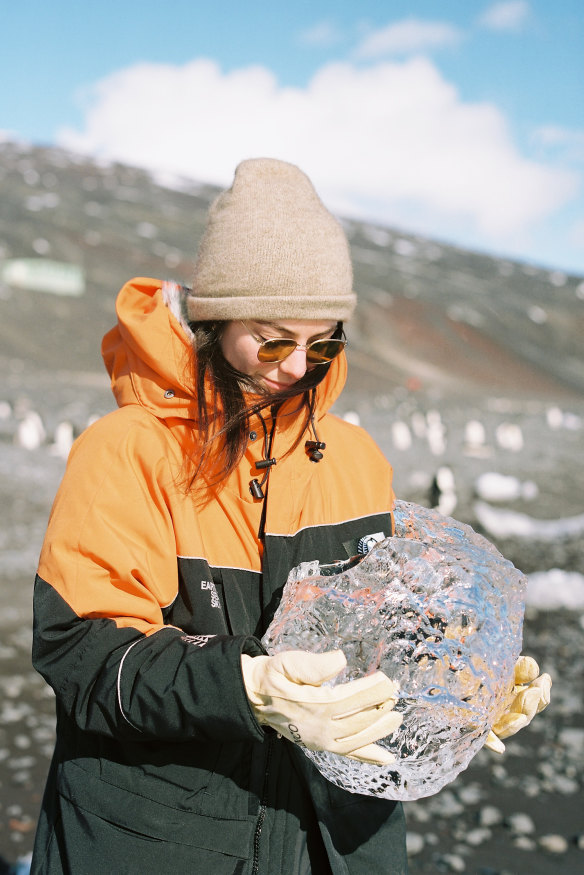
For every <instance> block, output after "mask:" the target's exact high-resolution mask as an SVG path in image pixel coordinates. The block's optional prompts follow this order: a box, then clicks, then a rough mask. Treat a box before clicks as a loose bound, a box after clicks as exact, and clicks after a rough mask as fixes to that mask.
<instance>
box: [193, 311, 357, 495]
mask: <svg viewBox="0 0 584 875" xmlns="http://www.w3.org/2000/svg"><path fill="white" fill-rule="evenodd" d="M227 324H228V323H227V322H226V321H223V320H221V321H219V320H213V321H206V322H190V323H189V327H190V329H191V331H192V332H193V336H194V348H195V391H196V398H197V413H198V439H199V442H200V443H199V447H198V451H197V459H196V467H195V473H194V474H193V476H192V478H191V480H190V486H191V488H192V487H195V488H196V479H197V475H198V474H199V473H201V472H202V471H204V472H205V475H206V477H207V479H208V480H209V479H210V482H211V483H212V484H214V485H217V484H219V483H221V482H222V481H223V480H225V479H226V478H227V477H228V476H229V474H230V473H231V471H233V469H234V468H235V467H236V465H237V464H238V462H239V461H240V459H241V458H242V457H243V455H244V453H245V450H246V448H247V444H248V440H249V421H250V417H252V416H253V415H255V414H259V415H260V416H261V412H262V411H263V410H266V409H267V408H270V409H271V411H272V412H275V411H277V410H278V409H279V408H280V407H281V406H282V404H283V403H284V402H285V401H287V400H289V399H290V398H298V405H297V406H296V407H294V408H293V409H292V410H291V411H290V415H296V414H299V413H301V412H302V411H304V424H303V427H302V429H301V431H300V433H299V436H298V438H297V440H296V441H295V443H294V445H293V446H292V447H291V448H290V450H289V451H288V452H291V450H293V449H294V448H295V447H296V446H298V444H299V442H300V440H301V439H302V436H303V434H304V433H305V432H306V430H307V429H308V427H309V426H310V423H311V420H312V418H313V416H314V412H315V407H316V387H317V386H318V384H319V383H320V382H321V381H322V380H323V379H324V377H325V376H326V374H327V373H328V370H329V368H330V363H329V364H325V365H319V366H318V367H315V368H312V369H311V370H309V371H307V372H306V373H305V374H304V376H303V377H302V378H301V379H300V380H298V381H297V382H296V383H294V385H293V386H291V387H290V388H289V389H285V390H283V391H281V392H267V391H266V389H265V387H264V386H262V385H261V383H259V382H258V381H257V380H254V379H253V378H252V377H250V376H248V375H247V374H244V373H242V372H241V371H238V370H237V369H236V368H234V367H233V366H232V365H231V364H230V363H229V362H228V361H227V359H226V358H225V356H224V355H223V352H222V350H221V337H222V335H223V331H224V329H225V326H226V325H227ZM342 333H343V326H342V323H340V322H339V323H338V324H337V327H336V328H335V332H334V334H333V337H342ZM209 392H210V394H209ZM246 395H248V396H252V397H253V401H252V402H251V403H250V401H249V397H248V398H246Z"/></svg>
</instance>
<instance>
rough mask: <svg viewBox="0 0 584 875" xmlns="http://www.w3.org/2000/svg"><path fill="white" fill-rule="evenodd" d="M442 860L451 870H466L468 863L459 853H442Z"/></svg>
mask: <svg viewBox="0 0 584 875" xmlns="http://www.w3.org/2000/svg"><path fill="white" fill-rule="evenodd" d="M440 862H441V863H444V864H445V865H446V866H447V867H448V870H447V871H449V872H465V871H466V863H465V862H464V860H463V859H462V857H461V856H459V855H458V854H441V855H440Z"/></svg>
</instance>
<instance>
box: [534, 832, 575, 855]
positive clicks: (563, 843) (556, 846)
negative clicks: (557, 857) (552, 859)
mask: <svg viewBox="0 0 584 875" xmlns="http://www.w3.org/2000/svg"><path fill="white" fill-rule="evenodd" d="M538 842H539V844H540V846H541V847H542V848H543V849H544V851H548V853H550V854H565V853H566V851H567V850H568V840H567V839H565V838H564V836H561V835H554V834H553V833H550V835H546V836H540V837H539V839H538Z"/></svg>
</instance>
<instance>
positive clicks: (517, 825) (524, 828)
mask: <svg viewBox="0 0 584 875" xmlns="http://www.w3.org/2000/svg"><path fill="white" fill-rule="evenodd" d="M505 825H506V826H508V827H509V829H510V830H511V832H512V833H514V834H515V835H531V834H532V833H534V832H535V824H534V822H533V820H532V819H531V817H530V816H529V814H524V813H523V812H521V811H518V812H517V813H516V814H510V815H509V817H507V818H506V819H505Z"/></svg>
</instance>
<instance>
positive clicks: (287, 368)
mask: <svg viewBox="0 0 584 875" xmlns="http://www.w3.org/2000/svg"><path fill="white" fill-rule="evenodd" d="M307 370H308V368H307V364H306V349H302V348H301V347H298V346H297V347H296V349H295V350H294V352H292V353H290V355H289V356H288V357H287V358H285V359H284V360H283V361H281V362H280V371H281V373H282V374H285V375H286V376H287V377H293V378H294V379H295V380H300V379H301V377H303V376H304V374H305V373H306V371H307Z"/></svg>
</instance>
